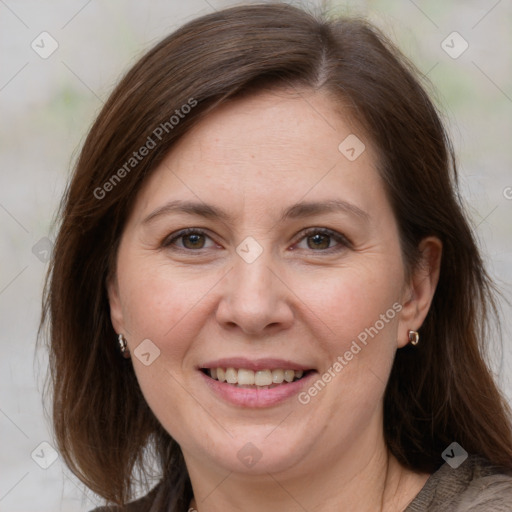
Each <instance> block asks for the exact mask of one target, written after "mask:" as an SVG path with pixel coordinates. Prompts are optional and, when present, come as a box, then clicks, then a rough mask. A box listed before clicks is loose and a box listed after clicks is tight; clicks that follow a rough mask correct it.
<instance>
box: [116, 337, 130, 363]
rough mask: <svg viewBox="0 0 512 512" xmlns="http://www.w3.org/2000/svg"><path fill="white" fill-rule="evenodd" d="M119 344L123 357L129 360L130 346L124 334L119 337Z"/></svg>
mask: <svg viewBox="0 0 512 512" xmlns="http://www.w3.org/2000/svg"><path fill="white" fill-rule="evenodd" d="M117 342H118V343H119V350H120V351H121V355H122V356H123V357H124V358H126V359H128V358H129V357H130V351H129V350H128V344H127V343H126V339H125V337H124V336H123V335H122V334H119V335H118V336H117Z"/></svg>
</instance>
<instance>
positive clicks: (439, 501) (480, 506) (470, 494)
mask: <svg viewBox="0 0 512 512" xmlns="http://www.w3.org/2000/svg"><path fill="white" fill-rule="evenodd" d="M446 510H450V511H452V512H512V473H510V472H508V473H504V472H502V470H501V469H500V468H497V467H496V466H494V465H493V464H491V463H490V462H489V461H487V460H486V459H484V458H482V457H479V456H476V455H473V456H470V457H468V458H467V459H466V460H465V461H464V462H463V463H462V464H461V465H460V466H459V467H458V468H456V469H454V468H452V467H450V466H449V465H448V464H444V465H443V466H441V468H440V469H439V470H438V471H436V472H435V473H434V474H433V475H431V477H430V478H429V479H428V480H427V482H426V484H425V486H424V487H423V489H422V490H421V491H420V493H419V494H418V495H417V496H416V498H415V499H414V500H413V501H412V503H411V504H410V505H409V506H408V507H407V509H406V512H441V511H442V512H446Z"/></svg>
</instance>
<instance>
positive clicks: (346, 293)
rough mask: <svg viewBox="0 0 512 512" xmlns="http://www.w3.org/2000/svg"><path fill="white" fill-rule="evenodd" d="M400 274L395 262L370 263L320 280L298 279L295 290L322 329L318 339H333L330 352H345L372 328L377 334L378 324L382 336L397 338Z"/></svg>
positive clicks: (324, 274)
mask: <svg viewBox="0 0 512 512" xmlns="http://www.w3.org/2000/svg"><path fill="white" fill-rule="evenodd" d="M400 275H401V273H400V268H399V267H398V266H397V265H396V264H394V265H393V263H392V262H387V264H384V265H379V264H378V263H377V262H375V261H369V262H368V264H363V265H358V266H357V267H356V266H352V267H350V266H347V267H346V268H339V269H335V270H333V269H328V270H327V271H322V272H318V275H317V276H316V278H315V277H313V278H311V276H310V275H309V276H306V275H303V276H297V280H296V284H295V285H294V288H295V290H296V293H297V296H299V297H300V298H301V299H302V300H303V302H304V304H305V306H306V308H307V309H309V310H310V316H311V318H312V320H311V322H312V323H313V322H314V323H315V325H316V326H317V329H318V335H319V336H318V338H317V339H319V340H321V339H324V340H330V341H329V345H330V346H331V350H329V352H332V351H333V350H335V351H337V352H340V351H343V352H344V351H345V350H348V347H349V346H350V344H351V342H352V340H354V339H357V338H358V336H360V335H361V334H362V335H361V336H360V338H361V339H364V333H366V332H367V331H368V330H369V329H371V331H372V333H373V334H375V333H374V330H373V329H372V327H373V328H374V327H375V324H377V330H378V331H379V333H378V334H379V336H381V335H382V336H381V337H389V336H392V335H393V331H394V330H395V325H396V322H397V319H398V316H397V314H396V310H395V309H393V304H396V303H397V301H398V299H399V297H400V286H401V281H400V278H399V276H400ZM395 308H396V306H395ZM381 315H384V319H382V317H381ZM315 318H316V321H315V320H314V319H315ZM381 331H382V332H381ZM326 348H327V347H326Z"/></svg>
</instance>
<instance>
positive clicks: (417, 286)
mask: <svg viewBox="0 0 512 512" xmlns="http://www.w3.org/2000/svg"><path fill="white" fill-rule="evenodd" d="M418 249H419V251H420V253H421V256H420V260H419V261H418V264H417V265H416V268H414V269H413V271H412V275H411V276H410V279H409V282H407V283H406V284H405V287H404V293H403V294H402V302H401V304H402V310H401V312H400V322H399V326H398V347H399V348H402V347H404V346H405V345H407V344H408V343H409V330H413V331H418V330H419V328H420V327H421V325H422V324H423V321H424V320H425V318H426V316H427V313H428V311H429V309H430V304H431V303H432V299H433V297H434V292H435V291H436V286H437V282H438V280H439V271H440V267H441V254H442V250H443V244H442V243H441V241H440V240H439V239H438V238H436V237H433V236H431V237H427V238H424V239H423V240H422V241H421V242H420V244H419V246H418Z"/></svg>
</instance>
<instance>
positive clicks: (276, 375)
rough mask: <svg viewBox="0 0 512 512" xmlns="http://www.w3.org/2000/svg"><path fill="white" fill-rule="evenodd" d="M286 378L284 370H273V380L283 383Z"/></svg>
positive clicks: (275, 382) (276, 382)
mask: <svg viewBox="0 0 512 512" xmlns="http://www.w3.org/2000/svg"><path fill="white" fill-rule="evenodd" d="M283 380H284V370H272V382H273V383H274V384H281V383H282V382H283Z"/></svg>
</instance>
